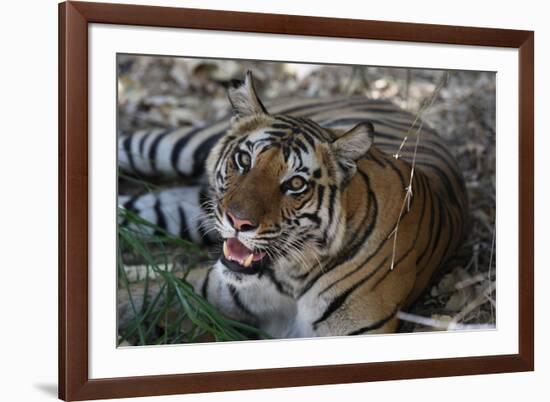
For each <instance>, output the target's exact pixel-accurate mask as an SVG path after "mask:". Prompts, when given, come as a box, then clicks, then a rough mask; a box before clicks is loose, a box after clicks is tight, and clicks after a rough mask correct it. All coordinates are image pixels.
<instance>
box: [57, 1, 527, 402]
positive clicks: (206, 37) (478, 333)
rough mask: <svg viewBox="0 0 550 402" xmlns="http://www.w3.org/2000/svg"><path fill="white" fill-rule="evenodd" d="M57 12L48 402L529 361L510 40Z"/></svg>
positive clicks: (357, 24) (377, 26)
mask: <svg viewBox="0 0 550 402" xmlns="http://www.w3.org/2000/svg"><path fill="white" fill-rule="evenodd" d="M59 24H60V25H59V233H60V234H59V236H60V237H59V397H60V398H61V399H64V400H83V399H100V398H115V397H117V398H118V397H137V396H148V395H164V394H178V393H193V392H214V391H225V390H241V389H251V388H274V387H292V386H303V385H320V384H336V383H351V382H364V381H380V380H392V379H409V378H426V377H438V376H454V375H471V374H484V373H503V372H514V371H530V370H533V368H534V337H533V328H534V316H533V289H534V288H533V221H534V217H533V211H534V202H533V193H534V184H533V176H534V175H533V166H534V165H533V130H534V126H533V124H534V123H533V121H534V120H533V112H534V89H533V88H534V87H533V85H534V67H533V59H534V47H533V43H534V33H533V32H530V31H517V30H503V29H488V28H471V27H456V26H443V25H425V24H410V23H396V22H382V21H366V20H345V19H332V18H318V17H305V16H290V15H277V14H255V13H241V12H228V11H214V10H198V9H183V8H168V7H152V6H137V5H136V6H134V5H119V4H104V3H101V4H100V3H80V2H72V1H71V2H65V3H62V4H60V5H59Z"/></svg>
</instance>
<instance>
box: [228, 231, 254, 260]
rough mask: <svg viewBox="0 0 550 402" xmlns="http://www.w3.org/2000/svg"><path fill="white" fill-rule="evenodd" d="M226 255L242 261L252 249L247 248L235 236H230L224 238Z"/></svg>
mask: <svg viewBox="0 0 550 402" xmlns="http://www.w3.org/2000/svg"><path fill="white" fill-rule="evenodd" d="M226 243H227V251H228V254H229V255H228V257H231V259H232V260H234V261H239V262H240V261H244V260H245V259H246V258H247V257H248V256H249V255H250V254H252V253H253V252H252V250H249V249H248V248H247V247H246V246H245V245H244V244H242V243H241V242H240V241H239V240H238V239H237V238H236V237H231V238H229V239H227V240H226Z"/></svg>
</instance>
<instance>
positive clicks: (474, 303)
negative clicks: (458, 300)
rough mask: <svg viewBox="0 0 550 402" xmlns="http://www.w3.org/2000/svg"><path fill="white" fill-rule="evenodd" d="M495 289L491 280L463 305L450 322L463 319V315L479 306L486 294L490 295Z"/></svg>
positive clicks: (455, 322) (457, 321)
mask: <svg viewBox="0 0 550 402" xmlns="http://www.w3.org/2000/svg"><path fill="white" fill-rule="evenodd" d="M495 289H496V282H491V283H490V285H489V286H487V287H486V288H485V289H484V290H483V291H482V292H481V293H480V294H479V295H478V296H477V297H476V298H475V299H474V300H472V301H471V302H470V303H468V304H467V305H466V307H464V308H463V309H462V311H460V313H458V314H457V315H455V316H454V317H453V319H452V320H451V322H452V323H454V324H458V323H459V322H460V321H462V320H463V319H464V317H466V315H468V313H470V312H471V311H473V310H474V309H476V308H477V307H479V306H481V305H482V304H485V303H486V301H487V300H486V298H487V296H490V295H491V293H493V292H494V291H495Z"/></svg>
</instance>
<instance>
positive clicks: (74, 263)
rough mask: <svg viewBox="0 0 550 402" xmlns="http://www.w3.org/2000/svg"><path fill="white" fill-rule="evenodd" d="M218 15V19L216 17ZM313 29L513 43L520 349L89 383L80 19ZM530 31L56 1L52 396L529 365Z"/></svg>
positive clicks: (84, 33)
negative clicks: (55, 377) (55, 355)
mask: <svg viewBox="0 0 550 402" xmlns="http://www.w3.org/2000/svg"><path fill="white" fill-rule="evenodd" d="M221 16H223V18H221ZM89 23H108V24H122V25H142V26H157V27H174V28H193V29H212V30H226V31H243V32H260V33H277V34H290V35H312V36H324V37H340V38H356V39H377V40H397V41H412V42H424V43H446V44H462V45H477V46H495V47H510V48H517V49H519V133H520V135H519V136H520V138H519V144H520V145H519V161H520V166H519V177H520V179H519V194H520V197H519V210H520V215H519V225H520V230H521V236H520V244H519V251H520V253H519V304H520V305H519V313H520V317H519V353H518V354H516V355H500V356H483V357H465V358H451V359H434V360H415V361H400V362H382V363H363V364H346V365H332V366H311V367H292V368H278V369H262V370H246V371H230V372H215V373H196V374H174V375H162V376H143V377H124V378H107V379H96V380H90V379H89V377H88V275H87V274H88V131H87V128H88V24H89ZM533 142H534V33H533V32H532V31H518V30H507V29H489V28H471V27H457V26H443V25H430V24H410V23H396V22H381V21H363V20H348V19H346V20H344V19H334V18H320V17H305V16H290V15H281V14H257V13H242V12H227V11H215V10H198V9H184V8H171V7H155V6H134V5H121V4H106V3H80V2H65V3H61V4H59V397H60V398H61V399H64V400H84V399H100V398H116V397H118V398H120V397H137V396H149V395H168V394H179V393H196V392H215V391H229V390H242V389H253V388H276V387H291V386H305V385H321V384H337V383H353V382H365V381H383V380H395V379H411V378H428V377H444V376H457V375H472V374H489V373H505V372H519V371H532V370H533V369H534V295H533V293H534V260H533V256H534V249H533V244H534V198H533V197H534V160H533Z"/></svg>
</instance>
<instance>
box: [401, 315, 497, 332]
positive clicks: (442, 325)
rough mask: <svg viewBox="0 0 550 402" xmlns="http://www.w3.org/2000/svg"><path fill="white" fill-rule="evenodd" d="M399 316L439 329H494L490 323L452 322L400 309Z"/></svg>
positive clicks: (404, 319) (403, 319) (402, 319)
mask: <svg viewBox="0 0 550 402" xmlns="http://www.w3.org/2000/svg"><path fill="white" fill-rule="evenodd" d="M397 318H399V319H400V320H401V321H407V322H412V323H414V324H420V325H424V326H426V327H432V328H437V329H444V330H447V331H453V330H455V331H464V330H480V329H494V328H495V326H494V325H490V324H458V323H453V322H452V321H450V322H445V321H441V320H436V319H433V318H430V317H423V316H420V315H415V314H410V313H405V312H403V311H399V312H398V313H397Z"/></svg>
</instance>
